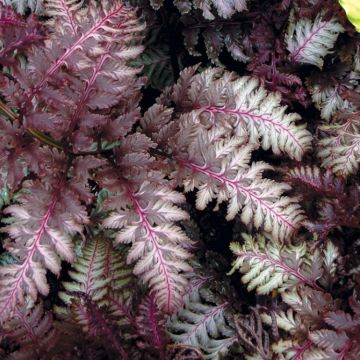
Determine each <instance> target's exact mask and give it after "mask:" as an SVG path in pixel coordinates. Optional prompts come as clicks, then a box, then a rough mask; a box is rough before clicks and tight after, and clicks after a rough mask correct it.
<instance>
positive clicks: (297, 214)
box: [173, 125, 303, 239]
mask: <svg viewBox="0 0 360 360" xmlns="http://www.w3.org/2000/svg"><path fill="white" fill-rule="evenodd" d="M186 129H187V130H185V129H184V131H183V132H180V134H179V135H180V136H179V137H178V144H177V146H178V148H181V147H183V146H184V142H187V141H189V140H190V141H191V136H190V135H189V134H188V132H187V131H188V130H189V128H188V127H187V126H186ZM193 131H194V132H195V133H196V137H195V139H194V140H193V142H192V143H190V144H189V147H188V149H187V151H186V152H187V154H186V153H181V154H179V155H177V162H178V165H179V167H178V169H177V171H176V172H174V175H173V176H175V177H176V179H177V180H178V182H179V183H180V184H181V183H182V184H183V186H184V188H185V191H192V190H194V189H195V188H197V189H198V192H197V196H196V207H197V208H198V209H199V210H203V209H205V207H206V206H207V205H208V204H209V203H210V202H211V201H212V200H213V199H217V206H216V208H215V209H218V205H219V204H221V203H222V202H224V201H227V202H228V207H227V216H226V219H227V220H232V219H234V217H235V216H236V215H237V214H238V213H239V212H240V213H241V220H242V221H243V222H244V223H245V224H249V223H253V224H254V225H255V227H256V228H263V229H264V230H265V231H266V232H268V233H271V234H272V235H273V237H274V238H276V239H285V238H286V237H288V236H289V235H290V234H291V233H292V232H293V231H295V230H296V229H297V227H298V226H299V224H300V222H301V221H302V219H303V213H302V211H301V209H300V206H299V205H298V204H297V203H296V199H294V198H288V197H285V196H282V194H283V192H284V191H286V190H288V189H289V187H288V185H287V184H285V183H276V182H274V181H272V180H270V179H265V178H263V177H262V173H263V172H264V171H265V170H268V169H271V166H269V165H268V164H266V163H264V162H254V163H252V164H249V162H250V157H251V153H252V151H253V150H254V146H253V145H251V144H243V139H242V138H236V137H234V138H230V139H221V138H217V137H219V136H220V135H219V134H218V131H217V130H216V129H215V131H209V132H207V131H204V132H202V133H201V132H200V130H199V128H198V127H197V125H194V127H193Z"/></svg>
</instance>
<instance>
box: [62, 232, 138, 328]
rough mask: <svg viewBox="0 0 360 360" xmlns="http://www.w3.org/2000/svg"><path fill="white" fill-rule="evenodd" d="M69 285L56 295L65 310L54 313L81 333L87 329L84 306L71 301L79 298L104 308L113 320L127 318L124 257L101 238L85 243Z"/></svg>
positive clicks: (127, 277) (127, 273) (127, 282)
mask: <svg viewBox="0 0 360 360" xmlns="http://www.w3.org/2000/svg"><path fill="white" fill-rule="evenodd" d="M69 276H70V278H71V279H72V281H71V282H69V281H66V282H63V287H64V289H65V291H60V292H59V297H60V299H61V300H62V301H63V302H64V303H65V305H66V306H67V307H68V308H67V309H65V308H63V307H55V311H56V312H57V313H58V314H59V315H60V316H61V317H62V318H65V319H67V320H71V322H74V323H77V324H80V325H81V326H82V327H83V329H84V331H88V329H89V326H90V324H89V314H87V313H86V312H85V307H84V302H83V301H81V299H80V300H79V301H77V302H76V301H74V300H75V299H77V298H78V297H79V296H80V295H81V296H86V298H87V299H89V300H91V301H92V302H94V303H96V304H97V306H99V307H102V306H107V307H108V313H109V314H112V315H113V316H114V318H117V319H119V321H120V320H121V317H124V315H125V317H126V316H127V315H128V313H127V305H128V304H129V301H130V300H131V297H132V296H131V295H132V294H131V290H130V288H129V287H130V283H131V281H132V271H131V269H130V268H129V267H128V266H127V265H126V264H125V259H124V255H123V254H122V253H121V252H120V251H118V250H116V249H114V247H113V245H112V243H111V241H110V240H109V239H106V237H105V236H104V235H103V234H99V235H97V236H95V237H94V238H92V239H90V240H88V241H87V242H86V244H85V246H84V247H83V248H82V250H81V255H79V256H78V257H77V259H76V262H75V263H74V264H73V266H72V270H71V271H69Z"/></svg>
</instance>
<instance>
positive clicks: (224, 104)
mask: <svg viewBox="0 0 360 360" xmlns="http://www.w3.org/2000/svg"><path fill="white" fill-rule="evenodd" d="M187 71H189V70H187ZM183 74H184V75H181V76H180V80H179V82H178V84H177V85H174V87H173V88H172V89H170V90H168V91H167V94H165V96H164V95H163V96H162V98H161V101H162V102H163V103H165V97H166V98H168V99H166V100H168V101H169V100H171V101H173V102H175V104H176V105H177V106H179V107H180V109H182V105H181V104H183V103H184V104H186V107H185V109H184V111H191V110H193V113H192V116H193V117H194V118H195V119H196V120H197V121H198V122H201V123H203V124H204V125H205V124H206V126H208V127H211V126H214V127H219V128H221V127H223V128H227V129H228V131H229V132H230V133H231V131H233V132H234V133H235V135H237V136H243V135H244V134H245V133H247V134H248V135H249V137H250V142H251V143H254V144H261V146H262V148H263V149H264V150H268V149H270V148H271V149H272V151H273V152H274V153H275V154H280V153H286V154H288V155H289V156H290V157H291V158H294V159H297V160H300V159H301V157H302V155H303V154H304V153H305V152H306V151H307V150H308V149H309V148H310V146H311V135H310V133H309V132H308V131H307V130H306V129H305V126H304V125H299V124H296V121H297V120H299V119H300V117H299V115H298V114H295V113H290V114H286V113H285V110H286V107H285V106H282V105H280V101H281V96H280V94H279V93H270V92H267V91H266V90H265V88H264V87H263V86H261V85H260V82H259V80H258V79H255V78H250V77H247V76H244V77H240V78H239V77H238V76H237V75H235V74H234V73H230V72H223V71H222V70H221V69H219V68H212V69H207V70H205V71H203V72H202V73H200V74H198V75H195V76H193V78H192V79H187V82H186V85H185V86H186V87H185V88H183V89H182V91H181V93H178V91H177V88H178V87H179V86H180V83H181V81H182V76H186V77H188V75H186V72H185V71H184V72H183Z"/></svg>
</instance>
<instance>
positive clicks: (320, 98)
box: [309, 84, 350, 121]
mask: <svg viewBox="0 0 360 360" xmlns="http://www.w3.org/2000/svg"><path fill="white" fill-rule="evenodd" d="M309 90H310V93H311V98H312V101H313V102H314V104H315V106H316V107H317V108H318V109H319V110H320V115H321V117H322V118H323V119H324V120H326V121H329V120H330V119H331V118H332V117H333V115H335V114H336V113H337V112H338V111H339V110H344V109H349V107H350V103H349V102H348V101H347V100H346V99H343V98H342V97H341V96H340V91H339V90H340V89H339V86H328V87H325V88H323V87H321V86H320V84H315V85H314V86H313V87H311V88H310V89H309Z"/></svg>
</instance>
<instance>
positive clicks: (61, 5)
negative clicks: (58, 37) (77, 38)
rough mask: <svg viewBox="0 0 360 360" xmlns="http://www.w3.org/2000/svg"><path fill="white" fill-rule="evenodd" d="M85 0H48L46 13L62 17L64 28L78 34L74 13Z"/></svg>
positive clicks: (72, 33)
mask: <svg viewBox="0 0 360 360" xmlns="http://www.w3.org/2000/svg"><path fill="white" fill-rule="evenodd" d="M82 5H83V0H80V1H79V0H46V3H45V15H47V16H55V17H56V18H58V19H61V21H62V23H63V28H64V29H67V30H69V31H70V33H71V35H76V34H77V31H78V25H77V21H76V19H75V16H74V14H75V13H76V12H77V11H78V10H79V9H81V7H82Z"/></svg>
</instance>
